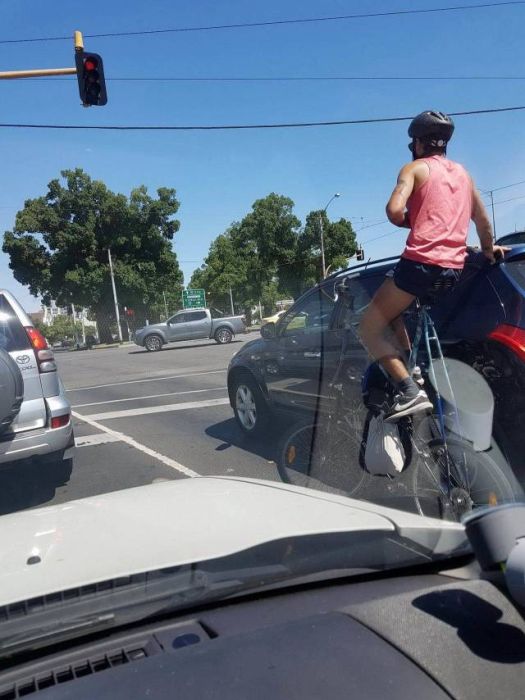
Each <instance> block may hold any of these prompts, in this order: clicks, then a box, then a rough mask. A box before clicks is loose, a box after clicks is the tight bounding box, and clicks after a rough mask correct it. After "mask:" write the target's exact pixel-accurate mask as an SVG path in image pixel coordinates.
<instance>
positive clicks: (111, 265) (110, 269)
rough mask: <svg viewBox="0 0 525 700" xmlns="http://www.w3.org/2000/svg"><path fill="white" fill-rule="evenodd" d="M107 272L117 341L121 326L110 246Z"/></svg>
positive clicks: (120, 340) (119, 337) (119, 336)
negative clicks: (111, 290)
mask: <svg viewBox="0 0 525 700" xmlns="http://www.w3.org/2000/svg"><path fill="white" fill-rule="evenodd" d="M108 260H109V274H110V276H111V287H112V289H113V303H114V304H115V317H116V319H117V332H118V339H119V342H120V343H121V342H122V328H121V327H120V315H119V310H118V299H117V288H116V287H115V275H114V274H113V260H112V259H111V248H108Z"/></svg>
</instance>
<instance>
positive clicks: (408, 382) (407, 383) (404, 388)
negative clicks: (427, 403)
mask: <svg viewBox="0 0 525 700" xmlns="http://www.w3.org/2000/svg"><path fill="white" fill-rule="evenodd" d="M397 388H398V389H399V391H400V392H401V393H402V394H404V395H405V396H406V397H407V398H408V399H413V398H415V397H416V396H417V395H418V394H419V386H418V385H417V384H416V383H415V381H414V380H413V379H412V377H407V378H406V379H403V381H401V382H398V383H397Z"/></svg>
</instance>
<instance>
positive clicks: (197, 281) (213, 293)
mask: <svg viewBox="0 0 525 700" xmlns="http://www.w3.org/2000/svg"><path fill="white" fill-rule="evenodd" d="M237 227H238V224H232V226H231V227H230V228H229V229H228V231H226V232H225V233H223V234H221V235H220V236H217V238H216V239H215V240H214V241H212V243H211V245H210V250H209V253H208V255H207V256H206V259H205V261H204V264H203V265H202V266H201V267H200V268H198V269H197V270H195V272H194V273H193V275H192V277H191V280H190V285H189V286H190V287H192V288H194V289H195V288H196V289H205V290H206V299H207V302H208V305H209V306H215V307H217V308H218V309H220V310H221V311H226V310H230V307H231V304H230V289H231V290H232V295H233V298H234V299H237V300H238V301H242V299H241V297H243V296H244V293H243V287H244V285H245V284H246V282H247V262H246V259H244V258H243V257H242V256H241V255H239V252H238V250H237V249H236V246H235V243H234V239H233V233H234V231H235V230H236V228H237Z"/></svg>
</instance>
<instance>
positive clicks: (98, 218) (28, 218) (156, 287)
mask: <svg viewBox="0 0 525 700" xmlns="http://www.w3.org/2000/svg"><path fill="white" fill-rule="evenodd" d="M61 176H62V181H61V180H59V179H56V180H52V181H51V182H50V183H49V185H48V190H47V193H46V194H45V195H44V196H42V197H38V198H36V199H30V200H28V201H26V202H25V205H24V208H23V209H22V210H21V211H19V212H18V213H17V215H16V220H15V226H14V228H13V230H11V231H6V233H5V235H4V244H3V250H4V252H5V253H7V254H8V255H9V256H10V268H11V269H12V270H13V273H14V276H15V278H16V279H17V280H18V281H19V282H21V283H22V284H24V285H27V286H28V287H29V290H30V292H31V293H32V294H34V295H35V296H37V295H40V296H42V299H43V302H44V303H49V302H50V300H51V299H55V300H56V302H57V304H58V305H60V306H66V305H69V304H71V303H74V304H76V305H79V306H83V307H88V308H90V309H91V310H92V311H93V313H94V315H95V317H96V319H97V322H98V327H99V332H100V335H101V338H100V339H101V341H103V342H107V341H108V340H110V337H109V336H110V331H109V328H110V323H108V319H109V320H111V321H112V322H113V323H114V321H115V318H114V309H113V300H112V291H111V282H110V274H109V265H108V253H107V251H108V248H111V254H112V257H113V263H114V272H115V281H116V285H117V290H118V296H119V302H120V304H121V306H127V307H131V308H133V309H134V310H135V312H136V314H137V315H138V316H140V315H143V316H145V315H146V309H152V308H153V309H162V308H163V306H164V304H163V296H162V292H163V291H164V290H170V292H171V293H172V294H174V295H175V296H177V295H178V296H179V297H180V293H181V291H182V281H183V280H182V273H181V271H180V268H179V265H178V262H177V257H176V255H175V253H174V251H173V249H172V241H173V238H174V235H175V233H176V232H177V231H178V229H179V222H178V221H177V220H176V219H174V218H173V217H174V215H175V214H176V213H177V211H178V208H179V202H178V201H177V199H176V192H175V190H174V189H171V188H167V187H161V188H159V189H158V190H157V197H156V198H153V197H151V196H150V195H148V192H147V189H146V187H144V186H140V187H138V188H136V189H134V190H132V192H131V193H130V195H129V197H126V196H125V195H123V194H117V193H114V192H112V191H111V190H109V189H108V188H107V187H106V185H105V184H104V183H103V182H100V181H98V180H92V179H91V178H90V177H89V175H87V174H86V173H85V172H84V171H83V170H81V169H80V168H77V169H75V170H64V171H62V173H61Z"/></svg>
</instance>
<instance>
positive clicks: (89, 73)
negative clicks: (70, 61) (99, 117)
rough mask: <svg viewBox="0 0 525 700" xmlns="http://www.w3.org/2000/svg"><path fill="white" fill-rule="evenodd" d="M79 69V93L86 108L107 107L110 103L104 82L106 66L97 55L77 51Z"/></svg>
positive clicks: (76, 58) (76, 61)
mask: <svg viewBox="0 0 525 700" xmlns="http://www.w3.org/2000/svg"><path fill="white" fill-rule="evenodd" d="M75 63H76V67H77V80H78V91H79V93H80V99H81V100H82V104H83V105H84V106H85V107H89V106H91V105H98V106H99V107H100V106H102V105H105V104H106V103H107V101H108V96H107V93H106V81H105V80H104V65H103V63H102V58H101V57H100V56H99V55H98V54H97V53H85V52H84V51H82V50H81V51H79V50H77V51H75Z"/></svg>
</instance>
